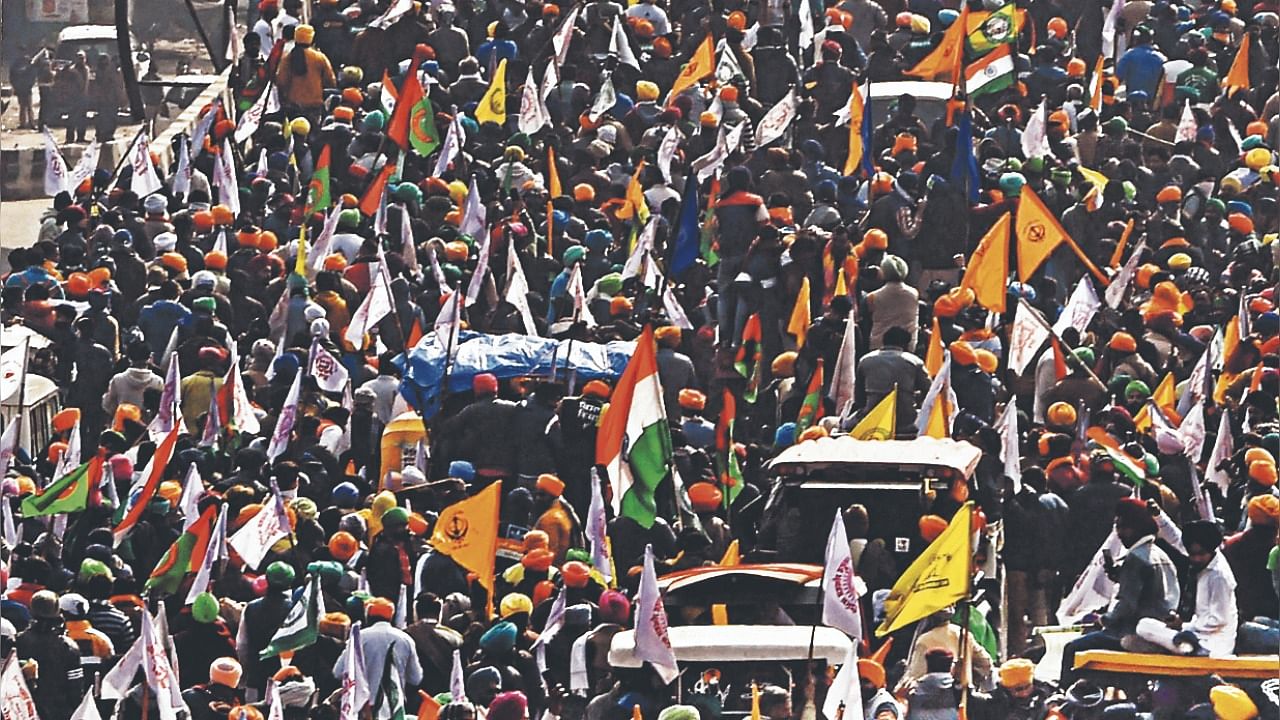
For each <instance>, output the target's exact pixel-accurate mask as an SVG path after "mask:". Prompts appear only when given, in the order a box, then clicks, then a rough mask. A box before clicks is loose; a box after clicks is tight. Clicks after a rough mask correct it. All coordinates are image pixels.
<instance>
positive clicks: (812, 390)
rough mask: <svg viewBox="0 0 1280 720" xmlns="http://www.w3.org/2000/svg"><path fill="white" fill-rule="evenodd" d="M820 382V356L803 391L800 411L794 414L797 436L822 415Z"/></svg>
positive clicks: (816, 421) (815, 422) (821, 380)
mask: <svg viewBox="0 0 1280 720" xmlns="http://www.w3.org/2000/svg"><path fill="white" fill-rule="evenodd" d="M822 382H823V379H822V358H818V363H817V365H816V366H815V367H814V368H813V374H812V375H810V376H809V386H808V387H807V388H806V389H805V391H804V400H802V401H801V403H800V412H799V413H798V414H797V415H796V435H797V436H799V434H800V433H802V432H804V431H805V430H807V429H809V428H811V427H813V426H814V425H816V424H817V423H818V419H819V418H821V417H822Z"/></svg>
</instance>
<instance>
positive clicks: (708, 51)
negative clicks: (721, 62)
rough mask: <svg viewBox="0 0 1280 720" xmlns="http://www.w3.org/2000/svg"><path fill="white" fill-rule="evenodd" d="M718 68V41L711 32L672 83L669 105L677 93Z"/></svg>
mask: <svg viewBox="0 0 1280 720" xmlns="http://www.w3.org/2000/svg"><path fill="white" fill-rule="evenodd" d="M715 69H716V42H715V40H714V39H713V38H712V37H711V33H707V36H706V37H705V38H703V40H702V44H701V45H699V46H698V49H697V50H694V51H693V57H691V58H689V62H687V63H685V66H684V67H683V68H682V69H681V70H680V74H679V75H677V76H676V79H675V82H673V83H671V92H669V93H667V102H666V104H667V105H670V104H671V101H672V100H674V99H675V98H676V96H677V95H679V94H680V93H682V92H684V91H685V90H686V89H687V88H689V87H691V86H692V85H693V84H694V83H696V82H698V81H699V80H701V79H702V78H704V77H706V76H708V75H710V74H711V73H713V72H715Z"/></svg>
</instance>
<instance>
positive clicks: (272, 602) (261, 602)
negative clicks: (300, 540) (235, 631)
mask: <svg viewBox="0 0 1280 720" xmlns="http://www.w3.org/2000/svg"><path fill="white" fill-rule="evenodd" d="M266 575H267V593H266V594H265V595H263V596H262V597H260V598H258V599H257V600H254V601H252V602H250V603H249V604H248V605H246V606H245V609H244V616H243V617H242V618H241V620H240V622H241V626H240V632H239V635H238V636H237V637H236V655H238V656H239V657H240V662H241V664H243V665H244V672H245V679H244V683H245V687H246V688H250V689H254V690H257V692H258V693H259V695H261V693H262V692H263V690H264V689H265V688H266V685H267V678H269V677H271V675H272V674H273V673H274V672H275V671H276V670H279V669H280V658H278V657H271V658H268V659H266V660H259V659H258V654H259V653H261V652H262V651H263V649H265V648H266V647H267V645H268V644H269V643H270V642H271V638H272V636H273V635H275V634H276V631H277V630H279V629H280V624H281V623H283V622H284V619H285V616H286V615H288V614H289V606H290V605H291V601H290V597H289V588H291V587H292V586H293V579H294V572H293V568H292V567H290V566H289V565H288V564H286V563H283V562H280V561H278V560H277V561H276V562H273V563H271V564H270V565H268V566H267V573H266Z"/></svg>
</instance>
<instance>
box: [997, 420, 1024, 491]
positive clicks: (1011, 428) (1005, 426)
mask: <svg viewBox="0 0 1280 720" xmlns="http://www.w3.org/2000/svg"><path fill="white" fill-rule="evenodd" d="M996 427H997V428H998V429H999V431H1000V460H1001V461H1003V462H1004V474H1005V476H1006V477H1008V478H1009V479H1010V480H1013V491H1014V494H1017V493H1018V492H1021V490H1022V451H1021V446H1020V444H1019V438H1020V436H1019V434H1018V406H1017V405H1016V404H1014V403H1012V402H1010V403H1009V404H1007V405H1005V407H1004V412H1003V413H1001V415H1000V417H999V418H997V419H996Z"/></svg>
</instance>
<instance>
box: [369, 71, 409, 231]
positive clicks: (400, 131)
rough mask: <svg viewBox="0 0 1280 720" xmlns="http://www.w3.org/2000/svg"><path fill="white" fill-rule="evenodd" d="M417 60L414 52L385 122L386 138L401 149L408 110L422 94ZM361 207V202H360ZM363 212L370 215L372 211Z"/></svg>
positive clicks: (406, 145)
mask: <svg viewBox="0 0 1280 720" xmlns="http://www.w3.org/2000/svg"><path fill="white" fill-rule="evenodd" d="M419 62H420V60H419V58H418V56H417V54H416V53H415V54H414V56H413V61H412V62H410V63H409V74H408V75H405V78H404V84H403V86H402V87H401V88H400V93H399V94H398V95H397V97H396V107H395V109H394V110H393V111H392V112H391V122H389V123H387V139H388V140H390V141H392V142H394V143H395V144H396V145H399V146H400V149H401V150H408V149H409V126H410V125H411V124H412V122H413V117H412V113H411V112H410V111H411V110H413V106H414V105H417V104H418V101H419V100H421V99H422V96H423V95H424V92H423V90H422V81H421V80H419V79H418V63H419ZM361 209H363V203H361ZM365 214H366V215H372V214H373V213H365Z"/></svg>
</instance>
